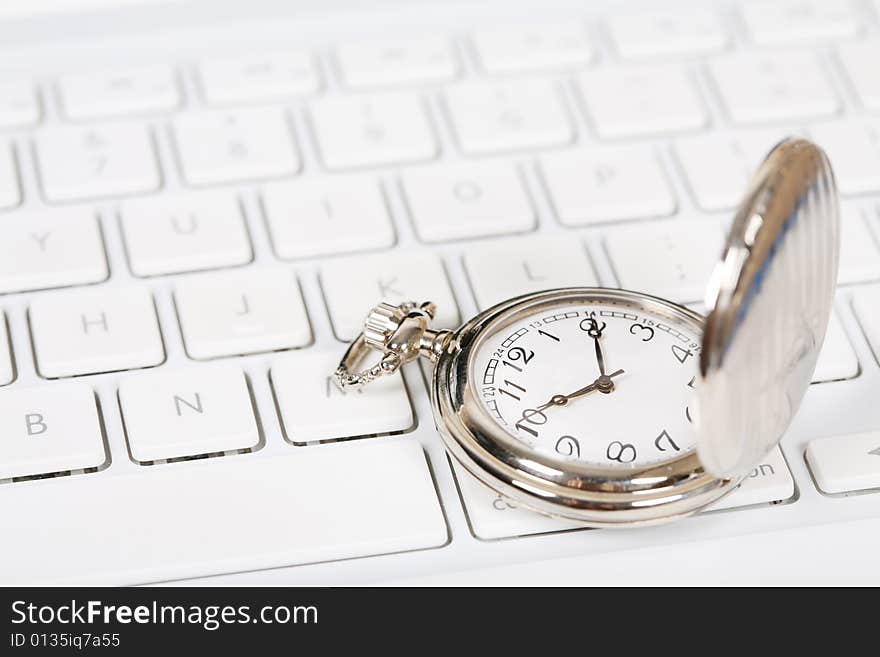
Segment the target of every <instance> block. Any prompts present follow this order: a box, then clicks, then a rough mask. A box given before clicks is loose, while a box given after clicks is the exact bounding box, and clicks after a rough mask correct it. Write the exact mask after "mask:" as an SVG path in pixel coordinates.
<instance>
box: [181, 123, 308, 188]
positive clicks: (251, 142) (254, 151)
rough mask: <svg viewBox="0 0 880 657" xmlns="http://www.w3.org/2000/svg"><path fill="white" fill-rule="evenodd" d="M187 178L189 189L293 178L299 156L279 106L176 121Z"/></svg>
mask: <svg viewBox="0 0 880 657" xmlns="http://www.w3.org/2000/svg"><path fill="white" fill-rule="evenodd" d="M173 131H174V139H175V142H176V143H177V151H178V155H179V157H180V167H181V169H182V171H183V177H184V178H185V179H186V182H187V183H189V184H190V185H215V184H218V183H228V182H236V181H246V180H261V179H263V178H278V177H281V176H290V175H293V174H295V173H297V172H298V171H299V167H300V162H299V155H298V154H297V151H296V148H295V147H294V144H293V137H292V135H291V131H290V126H289V125H288V123H287V119H286V117H285V116H284V112H283V111H282V110H281V109H278V108H255V109H242V110H236V111H234V112H232V111H216V110H213V111H212V110H208V111H203V112H189V113H187V114H181V115H179V116H177V117H176V118H175V119H174V126H173Z"/></svg>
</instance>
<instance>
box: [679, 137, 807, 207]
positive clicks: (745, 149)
mask: <svg viewBox="0 0 880 657" xmlns="http://www.w3.org/2000/svg"><path fill="white" fill-rule="evenodd" d="M790 134H791V133H787V132H783V131H780V130H773V129H762V130H751V131H749V132H740V133H733V134H720V133H712V134H706V135H695V136H693V137H682V138H681V139H679V140H677V141H676V144H675V154H676V156H677V158H678V161H679V163H680V164H681V168H682V169H683V170H684V174H685V177H686V178H687V182H688V186H689V187H690V190H691V193H692V194H693V196H694V199H695V200H696V202H697V205H699V206H700V207H701V208H702V209H704V210H710V211H712V210H727V209H731V208H734V207H736V206H737V205H738V204H739V202H740V201H741V200H742V197H743V195H744V194H745V192H746V188H747V184H748V181H749V180H750V179H751V177H752V175H753V174H754V172H755V170H756V169H757V167H758V165H759V164H760V163H761V162H762V161H763V160H764V158H765V157H766V155H767V154H768V153H769V152H770V150H771V149H772V148H773V146H775V145H776V144H777V143H779V141H781V140H782V139H783V138H784V137H786V136H790ZM792 136H793V135H792Z"/></svg>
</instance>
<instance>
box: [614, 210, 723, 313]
mask: <svg viewBox="0 0 880 657" xmlns="http://www.w3.org/2000/svg"><path fill="white" fill-rule="evenodd" d="M722 237H723V236H722V232H721V228H720V226H719V225H718V224H717V223H715V222H714V221H711V220H708V219H703V220H700V221H696V220H677V221H675V222H657V223H653V224H644V225H639V226H632V227H627V228H619V229H616V230H614V231H613V232H612V231H609V232H608V234H607V236H606V237H605V248H606V250H607V252H608V256H609V258H610V260H611V264H612V266H613V267H614V271H615V272H616V274H617V279H618V281H619V283H620V287H622V288H624V289H626V290H639V291H640V292H647V293H648V294H653V295H655V296H658V297H663V298H668V299H674V300H677V301H681V302H685V301H702V300H703V298H704V296H705V293H706V287H707V285H708V283H709V278H710V276H711V274H712V271H713V270H714V268H715V263H716V262H717V261H718V258H719V256H720V254H721V246H722V244H723V239H722Z"/></svg>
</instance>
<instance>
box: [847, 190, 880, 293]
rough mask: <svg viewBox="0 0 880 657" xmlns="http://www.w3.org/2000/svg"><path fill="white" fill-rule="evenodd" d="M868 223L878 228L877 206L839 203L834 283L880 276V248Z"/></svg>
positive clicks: (879, 228)
mask: <svg viewBox="0 0 880 657" xmlns="http://www.w3.org/2000/svg"><path fill="white" fill-rule="evenodd" d="M869 225H873V226H874V227H875V228H876V229H878V230H880V209H878V208H876V207H874V208H871V207H870V206H866V205H856V204H848V203H845V204H843V205H842V206H841V219H840V268H839V270H838V273H837V281H838V283H843V284H846V283H860V282H864V281H872V280H877V279H880V251H878V250H877V241H876V240H875V239H874V236H873V235H872V234H871V231H870V230H869V228H868V226H869Z"/></svg>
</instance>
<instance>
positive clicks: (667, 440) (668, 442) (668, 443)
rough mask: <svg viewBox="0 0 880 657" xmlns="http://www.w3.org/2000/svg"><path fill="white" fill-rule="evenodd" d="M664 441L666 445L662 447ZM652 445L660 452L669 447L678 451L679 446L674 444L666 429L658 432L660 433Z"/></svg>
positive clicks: (679, 449)
mask: <svg viewBox="0 0 880 657" xmlns="http://www.w3.org/2000/svg"><path fill="white" fill-rule="evenodd" d="M664 443H665V444H666V447H664V446H663V445H664ZM654 447H656V448H657V449H658V450H660V451H661V452H665V451H667V450H668V449H669V448H670V447H671V448H672V449H674V450H675V451H676V452H680V451H681V448H680V447H679V446H678V445H676V444H675V441H674V440H673V439H672V437H671V436H670V435H669V434H668V433H667V432H666V429H664V430H663V431H661V432H660V435H659V436H657V437H656V438H655V439H654Z"/></svg>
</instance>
